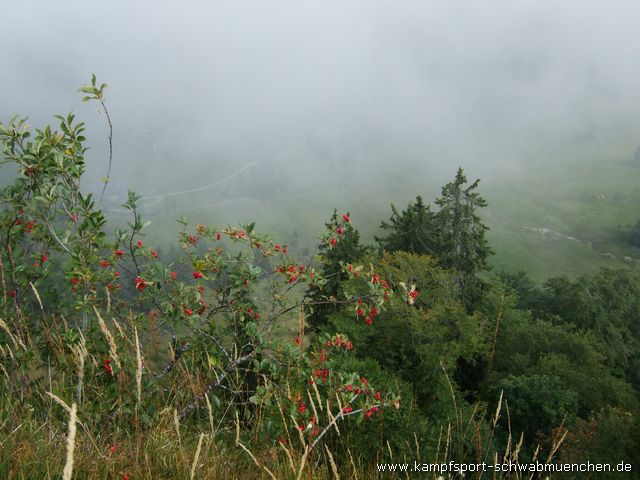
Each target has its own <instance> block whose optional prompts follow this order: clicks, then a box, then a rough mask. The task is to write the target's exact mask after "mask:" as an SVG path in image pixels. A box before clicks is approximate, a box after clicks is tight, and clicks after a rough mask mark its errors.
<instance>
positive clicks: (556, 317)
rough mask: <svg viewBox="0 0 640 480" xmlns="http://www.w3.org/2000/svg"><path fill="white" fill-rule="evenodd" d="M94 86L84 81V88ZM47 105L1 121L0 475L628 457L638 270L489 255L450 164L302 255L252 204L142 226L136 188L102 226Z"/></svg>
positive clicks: (77, 143) (211, 474)
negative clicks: (430, 192) (241, 211)
mask: <svg viewBox="0 0 640 480" xmlns="http://www.w3.org/2000/svg"><path fill="white" fill-rule="evenodd" d="M105 87H106V85H100V86H98V85H97V84H96V81H95V77H94V78H92V82H91V84H90V85H87V86H85V87H83V88H82V91H83V92H84V93H85V94H87V96H88V100H92V101H98V102H100V103H101V104H103V106H104V102H105V98H104V89H105ZM58 120H59V125H58V129H52V128H51V127H46V128H44V129H42V130H36V131H35V132H34V134H33V136H31V135H32V133H31V132H30V130H29V129H28V128H27V126H26V124H25V122H24V121H22V120H19V119H13V120H12V121H11V122H10V123H9V124H8V125H6V126H5V125H2V126H0V139H1V141H2V144H3V147H4V148H3V154H4V163H3V165H6V166H7V167H6V168H8V169H13V170H12V171H15V176H14V179H13V181H12V182H11V183H10V184H9V185H7V186H5V187H3V188H2V189H1V190H0V196H1V197H2V201H3V206H2V210H1V211H0V260H1V263H0V277H1V278H0V279H1V282H2V307H1V314H0V382H1V383H0V385H1V386H2V388H1V390H0V396H1V398H2V402H0V433H1V435H0V476H1V477H2V478H9V479H13V478H19V479H22V478H61V477H62V478H64V479H65V480H67V479H70V478H92V479H93V478H105V479H107V478H119V479H131V480H133V479H140V478H146V479H152V478H192V479H193V478H221V477H228V478H302V477H305V478H338V477H340V478H386V476H385V474H383V473H381V472H379V471H378V468H377V466H376V465H377V464H380V463H383V462H384V463H398V462H400V463H405V462H406V463H408V464H410V465H413V462H414V461H419V462H420V463H429V462H431V463H448V462H450V461H451V462H458V463H476V462H478V463H480V462H487V463H493V462H494V459H495V458H500V459H504V461H505V462H520V463H530V462H542V463H556V462H585V461H587V460H589V461H591V462H606V463H610V464H612V465H614V466H615V465H618V464H619V463H620V462H621V461H625V462H626V463H630V464H632V465H633V470H632V472H631V473H629V472H627V473H625V474H620V473H615V472H612V473H609V474H602V475H601V476H599V477H598V478H619V477H620V475H626V477H625V478H638V465H639V463H640V458H639V457H638V452H640V421H639V420H638V418H639V417H638V414H639V413H640V404H639V401H638V398H639V397H640V376H639V375H638V372H639V371H640V324H638V320H639V318H638V312H640V274H639V273H638V272H636V271H634V270H633V269H630V268H618V269H613V268H604V269H596V271H595V272H592V273H584V274H581V275H578V276H576V277H574V278H569V277H564V276H554V277H551V278H548V279H546V280H545V281H544V282H537V281H534V280H532V279H531V278H530V277H529V275H528V274H527V273H525V272H523V271H516V270H515V269H509V270H504V269H503V270H501V271H499V272H497V273H495V274H491V273H490V272H489V270H490V262H489V260H490V255H491V253H492V251H491V249H490V248H489V241H488V240H487V238H489V240H491V235H490V230H489V228H488V226H487V225H491V221H489V220H483V219H482V217H481V216H480V214H481V213H482V212H481V211H480V210H481V209H482V210H484V209H485V207H487V202H486V201H485V199H484V198H483V197H482V196H480V194H479V193H478V192H477V191H476V190H477V189H478V188H479V181H478V180H476V181H474V182H473V183H471V184H470V185H466V184H467V180H466V177H465V176H464V173H463V171H462V169H459V170H458V172H457V174H456V176H455V179H454V180H453V181H452V182H450V183H447V184H445V186H444V187H443V188H442V194H441V197H440V198H437V199H436V200H435V204H436V205H437V206H438V211H437V212H431V210H430V207H429V206H428V205H425V203H424V201H423V200H422V198H421V197H417V198H416V201H415V203H410V204H409V205H408V207H407V209H406V210H404V211H402V212H400V213H399V212H398V211H397V209H396V208H395V207H394V206H393V205H392V206H391V212H392V213H391V218H390V219H389V221H388V222H387V221H383V222H382V230H383V231H385V233H386V234H387V236H386V237H383V238H382V237H379V238H378V239H377V240H378V244H379V247H380V249H379V250H376V249H374V248H372V247H369V246H367V245H365V244H364V242H363V241H362V239H361V237H360V233H359V231H358V230H357V229H356V228H355V227H354V225H353V223H354V218H353V216H352V215H351V213H350V212H346V213H338V210H334V211H333V214H332V215H331V217H330V219H329V221H328V222H327V223H325V229H324V232H323V233H322V234H321V236H320V238H319V240H318V241H317V242H316V243H317V246H316V248H314V249H312V248H310V247H309V246H305V245H303V242H305V241H306V239H305V238H302V237H298V238H297V239H295V242H296V245H295V250H296V251H298V252H301V251H305V250H306V253H305V254H303V255H304V256H305V257H306V261H299V260H296V259H295V258H294V252H293V251H290V249H291V250H294V249H293V248H291V245H293V243H292V242H283V241H276V240H274V239H273V238H272V237H270V236H269V235H264V234H261V233H260V232H259V231H258V230H257V229H256V225H255V224H254V223H247V224H243V225H240V226H237V227H232V226H226V227H221V226H220V223H219V222H218V223H217V224H216V225H211V224H204V223H196V224H192V223H191V221H190V220H188V219H180V220H179V223H180V225H181V229H180V231H179V232H178V233H177V242H175V245H174V246H173V247H172V248H171V249H169V248H164V247H163V248H159V246H158V245H159V241H157V240H156V237H154V234H153V231H152V230H151V229H150V228H149V224H148V222H146V221H145V219H144V218H143V214H142V213H141V208H140V200H141V199H140V197H139V196H138V195H136V194H135V193H134V192H129V195H128V200H127V202H126V203H125V204H124V205H123V209H124V210H125V211H126V212H127V215H128V217H127V218H128V221H127V222H126V228H124V229H119V228H116V226H114V225H111V226H110V228H114V230H113V232H110V231H108V229H107V225H108V224H107V220H106V216H105V214H104V212H103V210H102V207H101V205H100V203H98V202H96V201H95V200H94V199H93V197H92V196H91V195H90V194H83V193H82V192H81V189H80V180H81V178H82V175H83V173H84V168H85V160H84V155H85V151H86V149H85V147H84V144H85V141H86V139H85V137H84V128H83V125H82V123H76V122H75V118H74V116H73V115H68V116H67V117H58ZM109 175H110V174H108V175H107V176H109ZM550 201H553V199H550ZM502 207H503V208H504V205H503V206H502ZM510 207H511V208H514V209H518V208H521V207H522V204H517V203H512V204H510ZM567 208H568V207H567ZM537 213H540V212H537ZM529 215H533V216H534V215H536V212H534V213H529ZM521 217H522V218H521V221H522V222H526V221H528V220H529V219H531V218H533V217H531V216H530V217H525V216H521ZM494 220H495V219H494ZM485 222H486V223H485ZM376 224H377V223H376ZM544 224H545V225H549V227H547V228H551V227H557V225H555V224H554V223H553V222H551V223H544ZM530 225H531V227H530V228H538V227H537V226H538V225H540V224H539V223H531V224H530ZM566 225H569V226H572V227H575V228H576V230H577V227H578V226H579V225H582V223H580V222H578V221H577V220H576V223H573V224H566ZM527 226H528V225H527ZM583 227H584V225H583ZM287 228H289V229H295V230H296V231H300V232H304V231H306V230H307V225H301V226H300V225H295V226H293V225H288V226H287ZM505 228H506V227H505ZM598 228H600V227H598ZM507 229H508V228H507ZM602 231H603V232H605V231H607V230H606V228H605V227H603V230H602ZM534 233H535V231H534ZM580 233H581V234H583V235H585V236H586V234H587V233H588V232H587V229H586V227H584V228H583V230H582V231H581V232H580ZM576 235H577V233H576ZM558 240H566V239H563V238H559V239H558ZM570 241H571V242H578V243H580V240H570ZM580 244H581V245H582V243H580ZM494 248H495V247H494ZM524 248H526V247H524ZM585 248H587V246H586V245H585ZM589 248H590V247H589ZM495 250H496V251H499V248H495ZM437 476H438V475H437V474H434V475H433V477H434V478H435V477H437ZM478 477H479V475H478ZM498 477H499V478H529V475H524V474H521V473H515V472H513V473H511V474H503V475H501V476H496V478H498ZM487 478H488V477H487ZM554 478H562V477H561V476H558V477H554ZM567 478H572V477H571V476H567Z"/></svg>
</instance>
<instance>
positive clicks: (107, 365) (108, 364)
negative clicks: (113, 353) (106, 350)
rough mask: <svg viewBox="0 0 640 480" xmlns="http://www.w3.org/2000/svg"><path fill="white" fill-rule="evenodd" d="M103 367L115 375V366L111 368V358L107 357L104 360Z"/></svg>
mask: <svg viewBox="0 0 640 480" xmlns="http://www.w3.org/2000/svg"><path fill="white" fill-rule="evenodd" d="M102 368H104V371H105V372H107V373H108V374H109V375H113V368H111V359H110V358H106V359H105V360H104V362H102Z"/></svg>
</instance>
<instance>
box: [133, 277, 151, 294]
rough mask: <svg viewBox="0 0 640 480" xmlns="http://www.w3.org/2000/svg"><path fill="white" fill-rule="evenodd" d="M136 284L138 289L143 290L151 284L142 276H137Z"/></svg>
mask: <svg viewBox="0 0 640 480" xmlns="http://www.w3.org/2000/svg"><path fill="white" fill-rule="evenodd" d="M135 286H136V290H138V291H140V292H142V291H143V290H144V289H145V288H147V287H148V286H149V284H148V283H147V282H145V281H144V280H143V279H142V278H141V277H136V280H135Z"/></svg>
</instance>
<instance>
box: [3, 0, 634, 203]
mask: <svg viewBox="0 0 640 480" xmlns="http://www.w3.org/2000/svg"><path fill="white" fill-rule="evenodd" d="M2 11H3V22H2V28H1V29H0V41H1V43H0V44H1V45H2V68H1V69H0V89H1V92H2V102H0V119H1V120H2V121H3V122H6V121H7V120H8V118H9V117H10V116H11V114H13V113H20V114H22V115H28V116H29V117H30V123H31V124H33V125H34V126H42V125H43V124H45V122H50V121H52V115H53V114H56V113H67V112H69V111H71V110H73V111H75V112H76V113H77V114H78V115H79V116H80V117H81V118H82V119H83V120H86V122H87V125H88V137H89V138H90V144H91V150H90V153H89V154H88V180H87V188H89V189H94V190H95V191H99V189H100V188H99V178H100V177H102V176H103V175H104V173H105V167H106V155H107V153H106V135H107V130H106V124H105V122H104V116H102V115H100V114H99V113H98V108H97V105H95V104H83V103H81V102H80V95H79V94H78V93H77V92H76V89H77V88H78V87H79V86H80V85H82V84H83V83H86V82H87V81H88V80H89V78H90V75H91V73H93V72H95V73H96V75H97V76H98V81H100V82H106V83H107V84H108V85H109V88H108V89H107V90H106V96H107V106H108V109H109V111H110V114H111V116H112V119H113V123H114V137H113V139H114V165H113V172H112V177H113V182H112V184H111V185H110V186H109V189H108V192H109V193H110V194H111V195H112V196H114V197H116V199H120V198H122V197H123V195H124V193H123V192H124V191H126V189H127V188H135V189H137V190H139V191H140V193H142V194H144V195H149V194H155V195H157V194H166V193H168V192H176V191H183V190H191V189H196V192H193V193H194V195H195V197H194V196H191V194H190V193H189V194H187V193H185V194H182V195H175V197H171V198H174V199H175V203H172V204H171V205H172V207H177V208H178V207H180V206H181V205H185V206H192V207H193V206H194V205H201V204H202V205H206V204H207V202H209V201H211V202H214V203H215V202H219V201H225V202H227V203H225V205H226V206H225V211H226V212H227V213H229V211H231V212H233V209H234V208H235V206H234V203H233V202H232V201H230V200H233V198H235V197H238V198H246V197H250V198H253V199H256V200H257V201H265V202H267V201H269V200H270V199H271V198H273V197H274V196H276V195H282V194H283V193H290V192H294V193H295V194H296V195H297V197H296V198H298V197H300V196H304V195H310V194H311V193H313V194H314V195H315V196H314V197H313V199H312V200H309V202H311V203H310V205H312V206H313V205H318V206H319V205H320V204H321V205H322V207H323V208H324V209H325V210H323V212H324V211H326V212H330V210H331V209H332V208H333V206H334V204H332V202H331V200H332V199H331V198H328V199H327V201H326V202H323V201H322V200H321V199H322V192H331V191H332V189H335V190H336V191H339V190H341V189H342V190H349V189H351V188H353V189H354V190H358V191H359V192H360V193H361V195H360V196H359V197H353V202H354V203H356V204H357V205H354V208H358V207H361V208H364V206H365V205H366V203H367V202H368V201H369V200H368V197H367V195H370V196H371V197H378V195H381V196H383V197H384V195H385V192H391V191H392V190H393V189H391V190H390V189H389V184H390V182H391V183H393V182H396V181H397V182H399V184H402V182H408V183H406V184H405V185H403V186H402V187H401V188H399V190H400V191H402V192H403V193H402V194H400V195H399V196H401V197H402V196H403V195H404V196H407V197H410V196H414V195H415V194H419V193H423V192H421V191H420V189H421V188H423V189H426V190H428V189H432V188H433V186H434V185H439V184H442V182H443V181H445V180H446V179H448V178H451V177H452V176H453V174H454V173H455V169H456V167H457V166H458V165H462V166H464V167H465V168H466V169H467V172H468V173H469V174H470V175H471V176H474V177H475V176H478V177H481V178H483V179H491V178H496V177H498V176H499V177H502V178H505V177H506V178H516V177H518V176H522V175H526V172H528V171H529V170H534V171H535V170H536V169H540V168H544V165H545V164H547V162H552V163H557V162H561V161H562V159H563V158H564V156H565V155H568V154H571V153H572V152H574V153H575V152H583V151H589V152H592V153H593V152H595V154H596V155H602V157H603V159H607V158H609V157H610V153H609V152H611V151H615V152H616V155H619V152H621V151H626V150H629V152H630V153H632V152H633V148H635V145H636V144H637V143H640V135H637V133H636V132H637V131H638V126H639V125H640V113H639V112H640V109H639V108H638V104H639V101H640V63H639V62H638V58H640V41H639V40H640V31H639V30H638V28H637V19H638V18H639V14H640V6H639V4H638V3H637V2H631V1H629V2H623V1H619V2H604V1H602V2H599V1H598V2H597V1H577V0H576V1H563V2H557V1H551V0H550V1H539V0H536V1H507V0H503V1H499V0H490V1H484V2H477V1H459V0H446V1H445V0H443V1H427V0H422V1H400V2H399V1H374V0H366V1H365V0H362V1H334V0H325V1H323V2H310V1H301V0H295V1H294V0H286V1H240V0H236V1H233V2H231V1H229V2H221V1H214V2H186V3H179V2H151V1H138V2H123V1H111V2H100V3H98V2H86V1H84V2H80V1H67V2H44V1H42V2H32V1H22V2H4V5H3V7H2ZM625 149H626V150H625ZM603 161H604V160H603ZM244 167H246V168H245V170H243V171H242V172H240V173H239V174H237V175H235V176H234V175H233V174H234V173H235V172H237V171H238V170H240V169H242V168H244ZM229 176H231V178H235V179H238V178H240V179H241V183H240V184H235V186H233V188H227V189H225V188H223V187H225V184H226V183H228V182H227V178H228V177H229ZM207 186H211V187H210V188H206V187H207ZM256 192H257V193H256ZM225 196H226V198H225ZM389 196H390V197H393V196H394V194H393V193H389ZM396 196H398V195H397V192H396ZM390 199H393V198H390ZM383 200H384V201H385V202H386V201H387V198H383ZM181 202H182V203H181ZM347 207H348V206H347ZM310 208H311V207H310ZM257 211H258V212H259V211H260V210H259V209H258V210H257Z"/></svg>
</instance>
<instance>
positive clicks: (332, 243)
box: [329, 213, 351, 247]
mask: <svg viewBox="0 0 640 480" xmlns="http://www.w3.org/2000/svg"><path fill="white" fill-rule="evenodd" d="M342 221H343V222H344V223H349V222H351V218H349V214H348V213H345V214H344V215H342ZM335 232H336V234H337V236H341V235H342V234H343V233H344V227H343V226H342V225H340V224H338V225H337V226H336V229H335ZM329 245H330V246H331V247H335V246H336V245H338V238H337V237H335V236H333V235H331V237H330V238H329Z"/></svg>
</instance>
